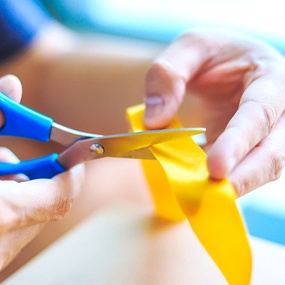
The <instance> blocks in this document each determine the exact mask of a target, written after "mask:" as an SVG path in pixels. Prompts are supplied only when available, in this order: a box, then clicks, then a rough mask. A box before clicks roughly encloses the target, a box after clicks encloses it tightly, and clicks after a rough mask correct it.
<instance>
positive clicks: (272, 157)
mask: <svg viewBox="0 0 285 285" xmlns="http://www.w3.org/2000/svg"><path fill="white" fill-rule="evenodd" d="M58 38H60V39H61V40H60V41H58V40H55V39H58ZM140 45H141V44H140ZM140 45H139V46H140ZM110 46H111V47H112V48H111V49H110V48H109V49H108V47H110ZM127 47H128V48H127ZM114 50H116V54H115V55H114ZM160 51H161V47H157V46H153V47H150V46H143V47H142V48H141V49H140V48H139V47H138V45H134V46H133V48H130V49H129V43H127V44H124V43H119V44H118V43H117V42H116V44H115V45H114V44H113V43H112V45H110V43H108V41H107V43H106V42H105V41H100V39H99V40H98V39H96V38H82V37H79V36H78V35H77V34H74V33H72V32H71V31H69V30H67V29H66V28H64V27H62V26H60V25H58V24H52V25H50V26H48V27H46V29H45V30H44V31H43V32H42V33H41V34H40V35H38V37H37V38H36V39H35V41H34V42H33V43H32V44H31V45H30V46H29V47H28V48H27V49H26V50H25V51H24V52H23V53H22V54H19V55H18V56H17V57H15V58H13V59H11V60H9V61H7V62H5V63H3V64H1V66H0V74H1V75H2V76H3V75H5V74H8V73H12V74H15V75H17V77H18V78H19V79H20V80H21V82H22V84H23V92H24V96H23V100H22V101H23V102H24V103H25V104H26V105H28V106H30V107H32V108H34V109H36V110H38V111H40V112H43V113H45V114H47V115H49V116H51V117H53V118H54V119H55V121H57V122H59V123H61V124H63V125H66V126H69V127H72V128H75V129H80V130H83V131H87V132H96V133H103V134H107V133H115V132H121V131H126V130H127V126H126V125H125V124H124V122H125V119H124V117H123V115H122V114H123V113H124V110H125V108H126V107H128V106H130V105H133V104H136V103H141V100H142V98H143V95H144V89H145V90H146V96H147V100H146V103H147V109H146V113H145V124H146V126H147V127H149V128H160V127H164V126H166V125H167V124H168V123H169V121H170V120H171V118H172V117H173V116H174V114H175V113H176V112H177V110H178V108H179V106H181V104H182V101H183V96H184V94H186V93H190V94H191V97H195V99H198V101H199V105H198V112H197V113H198V114H199V116H200V118H199V120H200V123H201V124H200V125H199V126H202V127H207V139H208V144H207V145H206V146H205V149H206V150H209V151H208V166H209V171H210V175H211V177H212V178H213V179H221V178H223V177H225V176H227V177H228V178H229V179H230V180H231V181H232V183H233V185H234V186H235V188H236V189H237V192H238V193H239V195H242V194H245V193H247V192H249V191H251V190H252V189H254V188H256V187H258V186H259V185H262V184H264V183H266V182H268V181H270V180H274V179H276V178H277V177H278V176H279V175H280V171H281V169H282V167H283V160H284V147H283V145H284V143H283V142H284V141H285V135H283V132H282V131H281V129H282V127H283V121H284V118H283V111H284V105H285V102H284V101H285V99H284V98H283V97H284V96H282V94H283V93H284V89H285V86H284V84H285V76H284V73H285V70H284V69H285V68H284V58H283V57H282V56H281V55H280V54H279V53H277V52H276V51H275V50H274V49H272V48H271V47H269V46H267V45H264V44H262V43H259V42H256V41H253V40H248V39H246V38H244V37H242V36H239V35H238V36H236V35H235V36H231V35H228V34H223V33H220V34H219V33H216V32H215V33H212V32H209V31H199V32H192V33H189V34H186V35H184V36H182V37H181V38H179V39H178V40H177V41H175V42H174V43H173V44H172V45H170V46H169V47H168V48H167V49H166V50H165V52H163V53H162V54H161V55H160V56H158V57H157V59H156V60H154V62H153V64H152V66H151V67H150V69H149V71H148V73H147V76H146V84H145V87H144V85H143V79H144V76H145V73H146V72H147V70H148V68H149V65H150V63H151V62H152V61H153V58H155V57H156V56H157V54H158V53H159V52H160ZM130 76H131V80H130ZM1 82H2V83H1ZM0 90H1V91H3V92H4V93H6V94H8V95H9V96H11V97H12V98H13V99H15V100H16V101H20V99H21V95H22V87H21V84H20V83H19V80H18V79H16V78H15V77H11V76H10V77H8V78H7V77H4V78H2V79H1V80H0ZM114 94H115V97H114ZM114 98H115V99H114ZM82 108H84V116H82ZM106 110H108V120H106ZM205 110H206V111H205ZM110 114H112V116H110ZM190 117H191V114H190ZM118 118H119V119H118ZM120 118H121V119H120ZM1 123H3V117H1ZM16 146H17V144H16ZM29 147H30V149H29ZM52 148H53V147H52V146H51V149H52ZM22 149H25V151H24V152H23V151H22V152H21V151H18V150H17V152H16V153H17V154H18V153H19V154H20V155H19V156H20V158H21V159H23V158H30V153H31V152H33V153H34V154H35V151H38V153H37V154H35V155H37V156H38V155H43V154H44V153H43V152H46V151H47V149H46V147H44V150H43V149H41V150H39V149H38V148H35V147H34V145H32V144H31V143H30V142H29V143H28V144H27V146H24V147H23V146H22V147H21V149H20V150H22ZM51 149H49V148H48V153H50V151H51ZM13 150H14V147H13ZM26 156H27V157H26ZM0 159H1V160H2V161H11V162H12V161H16V160H17V158H16V157H15V156H14V155H13V154H12V153H11V152H10V151H8V150H7V149H3V148H2V149H1V151H0ZM85 167H86V166H84V165H80V166H77V167H75V168H73V169H72V170H70V171H67V172H65V173H63V174H61V175H59V176H57V177H55V178H54V179H51V180H35V181H26V179H25V177H23V176H15V177H11V176H10V177H4V178H3V180H2V181H1V183H0V185H1V189H0V204H1V205H0V217H1V219H0V262H1V263H0V268H1V269H3V268H4V267H5V266H6V265H7V264H8V263H9V262H10V261H11V260H12V259H13V258H14V257H15V256H16V255H17V253H18V252H19V251H20V250H21V249H22V248H23V247H24V246H25V245H26V244H27V243H29V242H30V241H31V240H33V238H34V237H35V236H36V235H38V233H39V232H40V231H41V230H42V228H43V227H44V225H45V224H46V223H48V222H49V221H54V220H59V219H61V218H62V217H63V216H65V214H66V213H67V212H68V211H69V209H70V206H71V204H72V202H73V201H74V199H75V197H77V196H78V195H79V193H80V192H81V190H82V188H83V187H82V185H83V182H85V181H86V180H88V181H91V182H92V180H90V179H89V177H88V178H87V177H85ZM91 182H90V183H91ZM93 182H94V181H93ZM91 184H92V185H93V183H91ZM39 189H40V191H39ZM93 207H94V206H93ZM90 211H91V210H90ZM4 213H5V215H4Z"/></svg>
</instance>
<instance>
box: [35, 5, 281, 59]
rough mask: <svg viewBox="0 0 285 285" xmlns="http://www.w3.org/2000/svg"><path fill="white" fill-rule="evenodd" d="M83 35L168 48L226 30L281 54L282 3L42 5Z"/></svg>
mask: <svg viewBox="0 0 285 285" xmlns="http://www.w3.org/2000/svg"><path fill="white" fill-rule="evenodd" d="M40 1H41V2H42V3H43V4H44V5H45V6H46V7H47V8H48V9H49V11H50V12H51V13H52V14H53V15H54V16H55V17H56V18H57V19H59V20H60V21H62V22H63V23H64V24H66V25H67V26H69V27H71V28H74V29H76V30H80V31H82V32H96V33H104V34H112V35H119V36H123V37H130V38H136V39H143V40H148V41H157V42H163V43H167V42H170V41H172V40H173V39H175V38H176V37H177V36H179V35H180V34H182V33H184V32H185V31H188V30H189V29H191V28H194V27H207V26H210V27H220V28H229V29H235V30H237V31H241V32H243V33H246V34H249V35H251V36H254V37H256V38H259V39H261V40H264V41H266V42H268V43H270V44H272V45H273V46H275V47H276V48H277V49H278V50H280V51H281V52H282V53H283V54H285V19H284V10H283V8H282V1H280V0H271V1H258V0H215V1H211V0H40Z"/></svg>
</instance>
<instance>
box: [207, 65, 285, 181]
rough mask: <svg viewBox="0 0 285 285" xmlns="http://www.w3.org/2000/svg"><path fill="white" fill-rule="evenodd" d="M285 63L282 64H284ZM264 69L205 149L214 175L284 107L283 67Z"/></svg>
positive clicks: (243, 153) (241, 153)
mask: <svg viewBox="0 0 285 285" xmlns="http://www.w3.org/2000/svg"><path fill="white" fill-rule="evenodd" d="M284 66H285V65H284ZM282 69H283V71H282V70H281V68H278V65H277V66H276V68H275V69H274V70H272V69H268V70H267V71H266V74H265V75H264V76H261V77H260V78H258V79H256V80H255V81H254V82H253V83H252V84H251V85H250V86H249V87H248V88H247V89H246V91H245V92H244V94H243V96H242V99H241V104H240V107H239V109H238V110H237V112H236V114H235V115H234V116H233V118H232V119H231V121H230V122H229V124H228V126H227V127H226V129H225V131H224V132H223V133H222V134H221V135H220V137H219V138H218V139H217V140H216V142H215V143H214V144H213V146H212V148H211V150H210V151H209V152H208V168H209V171H210V175H211V177H212V178H214V179H222V178H223V177H225V176H226V175H227V174H228V173H229V172H230V171H231V170H232V169H233V168H234V167H235V166H236V165H237V164H238V163H239V162H240V161H241V160H242V159H243V158H244V157H245V156H246V155H247V153H248V152H249V151H250V150H251V149H252V148H253V147H254V146H256V145H257V144H258V143H259V142H260V141H261V140H262V139H263V138H264V137H266V136H267V135H268V134H269V133H270V131H271V129H272V128H273V127H274V125H275V124H276V122H277V120H278V119H279V118H280V116H281V114H282V112H283V111H284V109H285V96H284V90H285V78H282V76H283V77H284V75H283V74H284V72H285V71H284V67H282Z"/></svg>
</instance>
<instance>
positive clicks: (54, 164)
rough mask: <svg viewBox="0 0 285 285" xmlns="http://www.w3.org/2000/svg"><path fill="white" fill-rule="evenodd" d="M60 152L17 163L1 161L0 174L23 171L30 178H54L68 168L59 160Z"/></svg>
mask: <svg viewBox="0 0 285 285" xmlns="http://www.w3.org/2000/svg"><path fill="white" fill-rule="evenodd" d="M57 158H58V154H57V153H53V154H50V155H47V156H44V157H40V158H35V159H31V160H23V161H20V162H17V163H8V162H0V176H1V175H7V174H18V173H23V174H25V175H27V176H28V177H29V178H30V179H39V178H52V177H53V176H55V175H57V174H60V173H62V172H64V171H65V170H66V169H64V167H63V166H62V165H61V164H60V163H59V162H58V161H57Z"/></svg>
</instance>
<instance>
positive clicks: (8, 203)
mask: <svg viewBox="0 0 285 285" xmlns="http://www.w3.org/2000/svg"><path fill="white" fill-rule="evenodd" d="M84 175H85V170H84V165H83V164H81V165H78V166H76V167H74V168H72V169H71V170H69V171H66V172H65V173H62V174H61V175H58V176H56V177H55V178H54V179H52V180H48V179H39V180H32V181H28V182H22V183H17V182H15V181H1V182H0V232H2V233H3V232H7V231H11V230H14V229H17V228H21V227H24V226H30V225H34V224H39V223H45V222H48V221H54V220H59V219H61V218H62V217H63V216H64V215H66V214H67V212H68V211H69V209H70V207H71V204H72V202H73V200H74V198H75V197H77V196H78V195H79V193H80V191H81V189H82V188H83V187H82V185H83V183H84Z"/></svg>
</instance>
